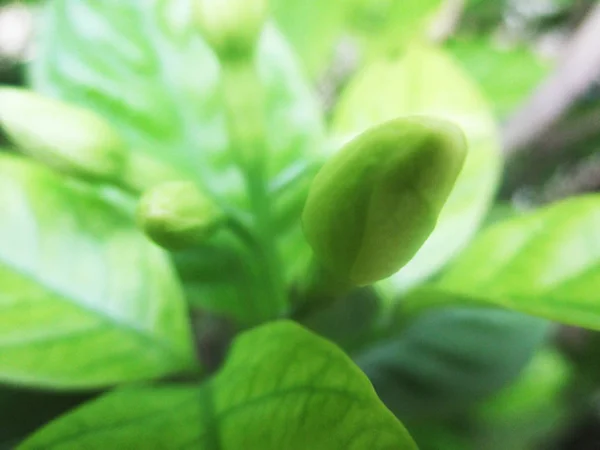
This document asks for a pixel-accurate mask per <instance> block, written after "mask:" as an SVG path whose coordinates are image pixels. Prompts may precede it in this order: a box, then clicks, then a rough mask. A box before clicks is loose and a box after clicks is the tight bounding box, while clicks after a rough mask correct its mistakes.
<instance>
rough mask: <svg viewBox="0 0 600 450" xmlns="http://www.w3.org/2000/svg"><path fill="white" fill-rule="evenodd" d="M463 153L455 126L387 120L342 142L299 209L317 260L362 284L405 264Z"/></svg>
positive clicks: (431, 221) (445, 193) (432, 219)
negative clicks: (302, 207) (344, 144)
mask: <svg viewBox="0 0 600 450" xmlns="http://www.w3.org/2000/svg"><path fill="white" fill-rule="evenodd" d="M465 156H466V140H465V137H464V135H463V133H462V131H461V130H460V129H459V128H458V127H456V126H455V125H453V124H451V123H449V122H446V121H442V120H437V119H432V118H425V117H411V118H402V119H395V120H392V121H390V122H386V123H384V124H382V125H379V126H377V127H375V128H372V129H370V130H368V131H366V132H365V133H363V134H361V135H360V136H358V137H357V138H355V139H354V140H353V141H351V142H350V143H348V144H347V145H346V146H345V147H344V148H343V149H342V150H341V151H340V152H339V153H338V154H336V155H335V156H334V157H333V158H332V159H331V160H330V161H328V162H327V163H326V164H325V166H324V167H323V168H322V169H321V170H320V172H319V173H318V174H317V176H316V177H315V179H314V181H313V184H312V186H311V188H310V191H309V195H308V199H307V201H306V205H305V207H304V212H303V215H302V221H303V227H304V233H305V235H306V238H307V240H308V242H309V243H310V244H311V246H312V248H313V251H314V252H315V254H316V256H317V258H319V259H320V260H321V261H322V263H323V264H324V265H325V266H327V267H329V269H330V270H332V271H334V272H335V273H336V274H337V275H338V276H340V277H342V278H345V279H348V280H349V281H351V282H353V283H354V284H356V285H366V284H370V283H373V282H375V281H378V280H381V279H383V278H386V277H388V276H391V275H393V274H394V273H395V272H397V271H398V270H399V269H400V268H401V267H402V266H404V265H405V264H406V263H408V262H409V261H410V260H411V259H412V257H413V256H414V255H415V254H416V252H417V251H418V250H419V248H420V247H421V246H422V245H423V243H424V242H425V240H426V239H427V237H428V236H429V235H430V234H431V232H432V231H433V229H434V227H435V225H436V222H437V218H438V216H439V213H440V211H441V209H442V207H443V205H444V203H445V202H446V200H447V198H448V196H449V195H450V192H451V191H452V187H453V186H454V183H455V181H456V178H457V177H458V175H459V173H460V171H461V169H462V166H463V163H464V160H465Z"/></svg>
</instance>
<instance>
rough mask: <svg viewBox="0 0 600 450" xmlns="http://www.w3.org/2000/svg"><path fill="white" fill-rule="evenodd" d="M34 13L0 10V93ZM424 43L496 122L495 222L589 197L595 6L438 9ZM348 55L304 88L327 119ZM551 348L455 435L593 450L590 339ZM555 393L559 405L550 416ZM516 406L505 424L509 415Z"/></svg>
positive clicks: (15, 72)
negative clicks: (466, 78) (461, 76)
mask: <svg viewBox="0 0 600 450" xmlns="http://www.w3.org/2000/svg"><path fill="white" fill-rule="evenodd" d="M322 1H323V2H327V1H329V0H322ZM353 1H355V2H357V3H358V2H362V3H363V5H362V9H361V11H363V13H364V11H371V13H372V14H373V17H369V16H368V14H363V15H362V16H361V17H356V18H355V19H356V21H357V23H359V25H357V26H361V27H363V28H364V29H368V27H369V26H372V25H369V23H370V22H369V21H372V22H373V23H376V19H377V14H378V11H379V10H380V9H378V8H381V5H380V4H385V3H386V0H374V1H369V0H353ZM42 4H43V2H42V1H34V0H30V1H17V2H15V1H6V0H4V1H2V0H0V84H10V85H24V84H26V79H25V71H24V65H25V64H26V62H27V61H28V60H29V59H30V58H33V57H35V47H34V45H33V42H32V38H33V36H34V34H35V27H34V20H33V18H34V16H35V13H36V10H37V8H40V7H41V5H42ZM365 5H370V6H369V7H368V8H366V9H365ZM428 33H429V36H430V39H431V40H434V41H436V42H438V43H439V44H440V45H443V46H444V47H446V48H447V49H448V50H449V51H450V52H451V53H452V54H453V55H454V56H455V57H456V58H457V59H458V60H459V61H460V62H461V63H462V65H463V66H464V68H465V69H466V70H467V71H468V72H469V73H470V74H471V76H472V77H474V78H475V79H476V80H477V81H478V83H479V85H480V86H481V88H482V90H483V91H484V93H485V94H486V96H487V98H488V99H489V101H490V103H491V104H492V106H493V108H494V111H495V113H496V117H497V120H498V123H499V126H500V128H501V130H502V140H503V152H504V155H505V157H506V168H505V172H504V178H503V183H502V187H501V189H500V192H499V203H498V204H499V206H498V208H497V211H498V214H499V215H500V216H501V215H502V207H503V206H505V205H511V206H513V207H517V208H519V209H530V208H532V207H537V206H539V205H542V204H546V203H550V202H554V201H556V200H558V199H561V198H565V197H569V196H572V195H576V194H580V193H584V192H594V191H598V190H600V2H597V1H594V0H445V1H443V2H442V5H441V8H440V9H439V11H437V12H436V14H435V17H434V19H433V20H432V21H431V24H430V26H429V31H428ZM358 47H359V46H358V45H357V43H356V41H355V40H353V39H352V38H350V37H347V38H346V37H344V36H342V37H341V38H340V39H339V42H338V44H337V46H336V50H335V54H334V55H333V56H332V58H331V62H330V64H329V66H328V67H327V68H326V70H323V71H322V73H319V74H318V76H317V77H314V78H315V79H316V81H315V85H316V88H317V89H318V91H319V93H320V96H321V102H322V105H323V107H324V108H325V109H326V110H327V109H328V108H329V107H330V106H331V105H333V104H335V101H336V98H337V95H338V94H339V92H340V90H341V89H342V88H343V86H344V83H345V82H346V81H347V80H348V79H349V77H350V76H351V75H352V74H353V73H354V72H355V71H356V69H357V68H358V60H359V58H358V57H357V53H358V51H359V50H358ZM2 144H3V137H2V136H0V146H1V145H2ZM490 220H493V218H492V219H490ZM554 339H555V343H556V346H555V347H556V348H557V349H558V352H556V351H554V350H552V351H551V352H548V353H542V354H541V356H539V357H538V358H536V360H535V361H534V362H533V363H532V365H531V366H530V368H529V369H528V372H527V373H526V374H525V375H524V377H523V378H522V379H521V381H520V382H519V384H518V386H516V387H513V389H512V390H510V391H506V392H503V393H500V395H498V396H497V398H495V399H494V402H492V403H490V404H489V405H487V406H486V408H485V410H484V411H483V412H482V413H481V415H480V416H479V417H480V418H479V419H478V420H480V421H481V424H480V425H481V430H485V432H481V431H480V430H476V431H473V430H465V434H468V435H469V436H470V438H469V439H471V440H472V439H475V441H476V442H477V435H478V434H479V433H481V441H479V443H478V444H476V448H479V449H482V450H487V449H498V450H500V449H502V448H504V449H507V450H508V449H509V448H539V449H540V450H542V449H547V448H557V449H565V450H567V449H569V450H586V449H589V450H594V449H596V450H600V334H599V333H594V332H589V331H583V330H580V329H576V328H569V327H562V328H561V329H560V331H559V332H558V333H557V334H556V336H555V338H554ZM567 380H568V382H567ZM558 390H560V392H561V393H560V395H561V396H563V397H565V398H566V399H565V400H564V401H562V402H561V403H560V405H557V404H556V402H555V398H554V397H553V396H554V395H555V394H556V392H557V391H558ZM520 400H523V402H524V404H522V405H521V406H520V408H521V409H518V408H517V410H518V411H519V414H520V416H519V417H517V418H515V417H514V414H513V415H511V409H512V408H514V405H515V404H516V403H518V402H519V401H520ZM38 401H39V400H38ZM61 401H64V402H65V408H66V407H68V406H69V405H70V402H69V399H61ZM528 401H529V402H530V404H527V402H528ZM33 407H34V408H35V405H33ZM528 408H529V409H528ZM26 409H27V408H26ZM16 414H17V415H18V414H19V413H18V412H16ZM507 418H510V419H507ZM503 421H505V423H503ZM489 423H493V424H494V426H493V429H492V428H486V427H487V425H486V424H489ZM456 428H457V427H454V428H453V429H454V430H455V429H456ZM458 428H460V426H458ZM424 433H426V434H427V437H426V438H424V439H426V440H430V441H431V443H432V444H431V448H436V442H438V444H437V445H438V446H437V448H440V449H442V450H445V449H452V448H456V449H461V448H466V447H465V446H464V445H463V444H462V443H461V437H460V435H456V434H448V432H447V428H446V427H445V426H444V425H440V427H439V429H436V428H435V427H434V428H432V427H431V426H429V427H428V428H427V429H426V430H424ZM494 434H498V435H503V437H504V438H505V437H506V435H507V434H514V435H515V436H520V437H521V438H522V435H524V434H525V435H527V439H525V441H526V442H527V445H528V446H527V447H520V446H517V444H515V447H506V445H508V444H507V442H509V441H507V440H506V439H500V440H499V442H502V444H501V445H502V446H497V445H496V446H495V445H494V443H493V442H494V440H493V435H494ZM474 435H475V437H474V438H473V436H474ZM548 436H550V437H551V439H552V442H553V444H552V446H550V444H549V443H548V442H547V441H545V439H549V437H548ZM415 437H416V438H417V440H419V438H420V437H419V434H418V430H417V431H416V432H415ZM515 439H517V438H515ZM522 441H523V439H521V440H520V441H518V442H520V443H522ZM440 442H443V444H439V443H440ZM515 442H517V441H515ZM519 445H520V444H519Z"/></svg>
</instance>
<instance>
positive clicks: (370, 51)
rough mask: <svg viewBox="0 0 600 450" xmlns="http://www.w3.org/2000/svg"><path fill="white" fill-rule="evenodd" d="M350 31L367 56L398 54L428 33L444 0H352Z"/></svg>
mask: <svg viewBox="0 0 600 450" xmlns="http://www.w3.org/2000/svg"><path fill="white" fill-rule="evenodd" d="M348 3H349V5H348V20H349V29H350V32H351V33H352V34H354V35H356V36H357V37H358V38H359V41H360V42H361V44H362V46H363V50H364V52H365V53H366V54H367V56H371V57H381V56H386V55H393V54H398V53H399V52H400V51H402V50H404V49H405V47H406V46H407V44H409V43H410V42H411V41H412V40H414V39H417V40H418V39H420V38H422V37H423V36H425V34H426V31H427V26H428V24H429V23H430V22H431V19H432V18H433V17H434V15H435V12H436V11H437V10H438V8H439V7H440V5H441V4H442V0H401V1H398V0H349V1H348Z"/></svg>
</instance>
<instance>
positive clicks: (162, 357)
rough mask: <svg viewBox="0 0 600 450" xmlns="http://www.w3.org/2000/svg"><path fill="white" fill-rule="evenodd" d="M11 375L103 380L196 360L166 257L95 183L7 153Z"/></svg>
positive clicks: (2, 318)
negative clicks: (79, 181)
mask: <svg viewBox="0 0 600 450" xmlns="http://www.w3.org/2000/svg"><path fill="white" fill-rule="evenodd" d="M0 209H1V210H2V220H1V221H0V380H1V381H5V382H10V383H18V384H23V385H30V386H44V387H52V388H92V387H99V386H106V385H112V384H115V383H123V382H130V381H136V380H145V379H151V378H157V377H161V376H164V375H167V374H171V373H176V372H180V371H182V370H186V369H190V368H191V367H193V365H194V360H193V353H192V349H191V337H190V330H189V325H188V322H187V314H186V310H185V305H184V301H183V298H182V295H181V289H180V286H179V283H178V281H177V279H176V277H175V276H174V274H173V270H172V268H171V265H170V263H169V261H168V259H167V257H166V255H165V254H164V253H163V252H162V251H161V250H159V249H158V248H157V247H155V246H154V245H152V244H150V242H149V241H148V240H147V239H146V238H145V237H144V236H143V235H142V234H141V233H140V232H138V231H137V230H136V229H135V227H134V225H133V221H132V219H131V218H130V217H129V216H128V215H127V214H124V213H123V212H122V211H121V210H120V209H118V208H116V207H115V206H112V205H111V204H110V203H107V202H106V201H105V200H103V198H102V197H100V196H99V195H98V194H97V193H96V192H95V191H93V190H91V189H90V188H87V187H85V186H82V185H79V184H67V182H65V181H64V180H62V179H61V177H60V176H58V175H55V174H54V173H52V172H49V171H47V170H46V169H44V168H42V167H38V166H35V165H32V164H30V163H27V162H25V161H24V160H22V159H20V158H16V157H12V156H8V155H5V156H2V157H1V158H0Z"/></svg>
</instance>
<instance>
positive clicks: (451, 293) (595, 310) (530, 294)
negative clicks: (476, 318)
mask: <svg viewBox="0 0 600 450" xmlns="http://www.w3.org/2000/svg"><path fill="white" fill-rule="evenodd" d="M598 211H600V199H599V197H598V196H597V195H587V196H581V197H578V198H573V199H569V200H564V201H561V202H559V203H556V204H554V205H551V206H548V207H546V208H543V209H541V210H539V211H535V212H533V213H530V214H526V215H522V216H520V217H517V218H514V219H509V220H506V221H503V222H500V223H498V224H496V225H494V226H492V227H491V228H489V229H488V230H486V231H485V232H484V233H482V234H481V236H479V237H478V238H477V239H476V240H475V241H474V242H473V243H472V244H471V246H470V247H469V248H467V249H466V250H465V251H464V252H463V253H462V254H461V255H460V257H459V258H458V259H457V261H456V262H454V263H453V264H452V266H451V267H450V268H449V269H448V271H447V272H445V273H444V274H443V276H442V277H440V279H439V280H436V282H435V283H433V284H431V285H429V286H425V287H423V288H421V289H419V290H418V291H417V292H416V293H414V296H419V295H426V296H428V299H427V303H429V304H436V303H439V304H444V303H450V304H455V303H484V304H494V305H498V306H501V307H505V308H509V309H513V310H516V311H521V312H524V313H526V314H532V315H535V316H539V317H545V318H547V319H550V320H554V321H556V322H559V323H566V324H571V325H577V326H581V327H585V328H590V329H595V330H600V308H599V307H598V302H597V295H596V290H595V288H594V286H596V285H597V283H598V282H599V281H598V280H599V278H598V277H599V276H600V272H599V270H598V267H599V266H598V261H599V257H600V241H599V240H600V234H599V233H598V232H597V230H598V220H600V219H599V214H598ZM565 255H568V256H565ZM412 295H413V294H411V296H412ZM416 303H421V301H420V300H418V299H416V298H414V299H413V304H416ZM423 306H424V305H423V304H421V305H420V307H423Z"/></svg>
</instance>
